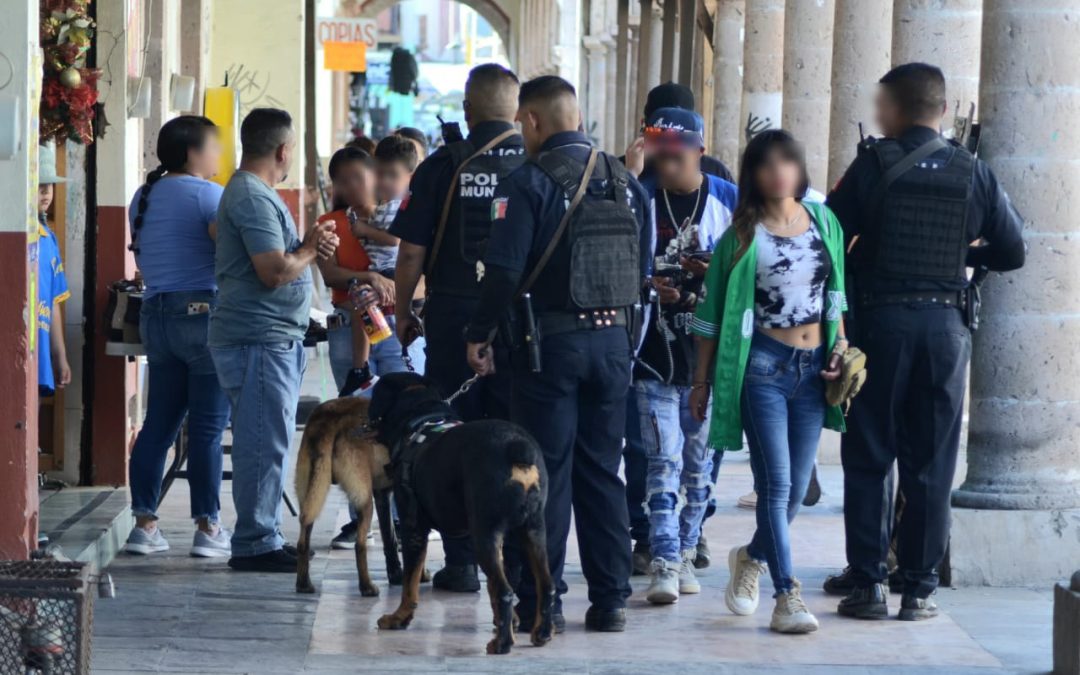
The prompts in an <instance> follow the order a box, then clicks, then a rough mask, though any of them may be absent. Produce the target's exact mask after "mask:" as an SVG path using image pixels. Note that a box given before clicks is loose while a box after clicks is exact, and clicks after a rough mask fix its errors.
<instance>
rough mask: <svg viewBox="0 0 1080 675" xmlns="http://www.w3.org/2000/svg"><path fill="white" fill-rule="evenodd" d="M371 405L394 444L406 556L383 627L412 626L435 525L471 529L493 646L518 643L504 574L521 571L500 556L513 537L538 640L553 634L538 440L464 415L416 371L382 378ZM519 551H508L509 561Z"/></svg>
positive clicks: (452, 531)
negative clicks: (529, 578) (528, 583)
mask: <svg viewBox="0 0 1080 675" xmlns="http://www.w3.org/2000/svg"><path fill="white" fill-rule="evenodd" d="M368 413H369V416H370V419H371V427H372V429H373V431H374V432H375V437H376V439H377V440H378V441H379V442H380V443H382V444H383V445H385V446H386V447H388V448H390V449H391V465H392V475H393V479H394V497H395V499H396V501H397V507H398V512H399V514H400V515H401V521H402V522H401V533H400V536H401V542H402V555H403V557H404V562H405V581H404V585H403V587H402V591H401V604H400V605H399V606H398V608H397V610H396V611H394V612H393V613H392V614H386V615H384V616H383V617H381V618H380V619H379V628H388V629H394V628H397V629H400V628H407V627H408V625H409V623H410V622H411V621H412V618H413V613H414V612H415V610H416V606H417V604H418V602H419V585H420V578H421V574H422V571H423V568H424V556H425V555H426V553H427V542H428V533H429V532H430V531H431V530H432V529H433V528H434V529H437V530H439V531H440V532H442V533H443V535H444V536H464V535H471V537H472V540H473V544H474V546H475V549H476V557H477V562H478V563H479V564H480V568H481V569H482V570H484V574H485V575H486V576H487V588H488V596H489V597H490V599H491V610H492V612H493V613H494V615H495V616H494V624H495V636H494V638H492V640H491V641H490V642H489V643H488V645H487V652H488V653H489V654H506V653H508V652H509V651H510V647H511V645H513V644H514V629H515V624H516V617H515V616H514V609H513V602H514V589H513V588H512V587H511V585H510V582H509V581H508V580H507V579H508V577H509V578H515V577H516V574H515V572H516V570H513V569H512V570H510V574H508V570H507V568H506V567H507V566H506V564H505V561H504V560H503V542H504V540H507V538H508V537H509V538H510V539H509V541H511V542H512V543H513V544H516V545H517V546H518V547H520V550H521V551H522V553H523V557H524V558H525V559H526V560H527V561H528V563H529V566H530V568H531V570H532V573H533V576H534V578H535V579H536V595H537V600H538V602H537V613H536V617H535V620H534V622H533V629H532V633H531V636H530V637H531V641H532V644H534V645H536V646H541V645H544V644H546V643H547V642H548V641H550V640H551V636H552V623H551V612H552V604H553V602H554V598H555V586H554V583H553V581H552V578H551V572H550V570H549V569H548V562H547V546H546V544H545V534H544V533H545V530H544V503H545V502H546V501H547V470H546V469H545V467H544V460H543V456H542V455H541V452H540V447H539V446H538V445H537V443H536V441H535V440H534V439H533V438H532V436H530V435H529V434H528V433H527V432H526V431H525V430H524V429H522V428H521V427H519V426H517V425H516V424H512V423H510V422H504V421H502V420H483V421H478V422H469V423H462V422H461V420H460V419H459V418H458V417H457V416H456V415H455V414H454V411H453V409H452V408H451V407H450V405H449V404H448V403H446V402H445V401H444V400H443V398H442V396H441V395H440V394H439V391H438V388H437V387H436V386H435V384H434V383H433V382H432V381H430V380H428V379H426V378H424V377H422V376H420V375H416V374H414V373H393V374H390V375H387V376H385V377H382V378H380V379H379V381H378V382H377V383H376V384H375V388H374V390H373V392H372V397H371V407H370V409H369V411H368ZM517 557H518V556H516V555H515V556H511V558H512V559H513V564H512V566H516V565H517V562H516V559H517Z"/></svg>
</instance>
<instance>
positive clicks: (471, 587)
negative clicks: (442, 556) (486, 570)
mask: <svg viewBox="0 0 1080 675" xmlns="http://www.w3.org/2000/svg"><path fill="white" fill-rule="evenodd" d="M431 585H432V586H434V587H435V588H437V589H439V590H440V591H450V592H451V593H475V592H477V591H479V590H480V577H478V576H477V574H476V565H447V566H445V567H443V568H442V569H441V570H439V571H438V572H436V573H435V576H434V577H432V579H431Z"/></svg>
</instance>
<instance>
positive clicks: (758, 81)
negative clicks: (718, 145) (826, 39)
mask: <svg viewBox="0 0 1080 675" xmlns="http://www.w3.org/2000/svg"><path fill="white" fill-rule="evenodd" d="M783 86H784V0H746V31H745V39H744V42H743V92H742V113H741V114H740V115H739V129H740V130H739V151H740V152H741V151H742V149H743V148H744V147H746V134H745V133H744V131H743V130H744V129H745V127H746V121H747V119H748V118H749V117H751V116H752V117H754V118H755V119H758V120H762V121H767V122H768V123H769V125H770V126H773V127H778V126H780V117H781V113H782V109H783V106H782V103H783V100H784V95H783Z"/></svg>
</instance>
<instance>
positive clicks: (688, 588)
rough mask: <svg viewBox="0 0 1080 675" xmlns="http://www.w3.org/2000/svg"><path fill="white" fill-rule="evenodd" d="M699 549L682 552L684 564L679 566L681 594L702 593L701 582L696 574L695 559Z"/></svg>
mask: <svg viewBox="0 0 1080 675" xmlns="http://www.w3.org/2000/svg"><path fill="white" fill-rule="evenodd" d="M696 556H697V549H687V550H685V551H683V552H682V564H681V565H679V593H686V594H694V593H700V592H701V582H699V581H698V579H697V575H696V574H694V558H695V557H696Z"/></svg>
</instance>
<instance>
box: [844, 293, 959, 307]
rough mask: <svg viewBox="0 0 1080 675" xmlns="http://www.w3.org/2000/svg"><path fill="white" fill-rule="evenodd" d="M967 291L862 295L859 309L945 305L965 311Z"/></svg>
mask: <svg viewBox="0 0 1080 675" xmlns="http://www.w3.org/2000/svg"><path fill="white" fill-rule="evenodd" d="M967 295H968V294H967V291H911V292H909V293H862V294H860V295H859V307H866V308H869V307H882V306H885V305H943V306H945V307H956V308H957V309H964V308H965V307H967Z"/></svg>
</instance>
